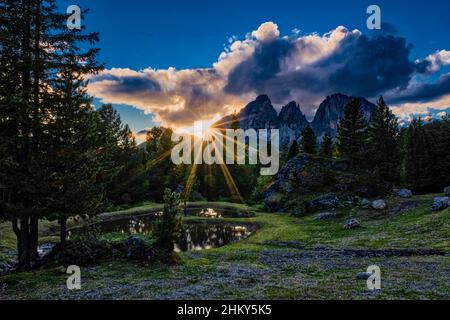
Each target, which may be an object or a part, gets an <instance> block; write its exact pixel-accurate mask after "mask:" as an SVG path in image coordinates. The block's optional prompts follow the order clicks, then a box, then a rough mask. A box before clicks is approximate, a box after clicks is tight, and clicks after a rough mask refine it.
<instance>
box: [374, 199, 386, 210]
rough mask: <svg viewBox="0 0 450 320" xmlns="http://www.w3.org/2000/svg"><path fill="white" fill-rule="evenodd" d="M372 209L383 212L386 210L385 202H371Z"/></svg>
mask: <svg viewBox="0 0 450 320" xmlns="http://www.w3.org/2000/svg"><path fill="white" fill-rule="evenodd" d="M372 208H374V209H375V210H384V209H386V208H387V204H386V201H384V200H375V201H374V202H372Z"/></svg>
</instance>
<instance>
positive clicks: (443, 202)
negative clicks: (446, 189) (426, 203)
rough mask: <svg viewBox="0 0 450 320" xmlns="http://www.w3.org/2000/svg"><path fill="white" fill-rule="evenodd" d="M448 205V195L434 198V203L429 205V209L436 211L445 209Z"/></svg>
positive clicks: (449, 204)
mask: <svg viewBox="0 0 450 320" xmlns="http://www.w3.org/2000/svg"><path fill="white" fill-rule="evenodd" d="M449 206H450V198H449V197H440V198H434V203H433V205H432V206H431V211H433V212H437V211H442V210H445V209H447V208H448V207H449Z"/></svg>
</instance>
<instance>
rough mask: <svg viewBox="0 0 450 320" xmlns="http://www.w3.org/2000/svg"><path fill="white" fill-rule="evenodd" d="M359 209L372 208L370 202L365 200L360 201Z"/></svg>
mask: <svg viewBox="0 0 450 320" xmlns="http://www.w3.org/2000/svg"><path fill="white" fill-rule="evenodd" d="M360 206H361V208H363V209H370V208H371V207H372V202H370V201H369V200H367V199H362V200H361V203H360Z"/></svg>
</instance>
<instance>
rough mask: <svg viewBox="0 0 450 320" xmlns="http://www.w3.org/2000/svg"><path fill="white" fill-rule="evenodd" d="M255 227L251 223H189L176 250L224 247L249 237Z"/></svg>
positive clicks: (185, 226) (184, 227) (184, 228)
mask: <svg viewBox="0 0 450 320" xmlns="http://www.w3.org/2000/svg"><path fill="white" fill-rule="evenodd" d="M255 229H256V228H255V227H253V226H251V225H233V224H222V223H221V224H214V223H189V224H186V225H184V226H183V233H182V237H181V239H180V241H179V242H178V244H177V245H176V246H175V251H198V250H207V249H211V248H218V247H222V246H224V245H226V244H229V243H232V242H236V241H239V240H243V239H245V238H247V237H249V236H250V235H251V234H252V233H253V232H254V231H255Z"/></svg>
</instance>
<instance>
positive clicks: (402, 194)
mask: <svg viewBox="0 0 450 320" xmlns="http://www.w3.org/2000/svg"><path fill="white" fill-rule="evenodd" d="M395 194H396V195H397V196H399V197H400V198H411V197H412V196H413V193H412V191H411V190H409V189H399V190H396V191H395Z"/></svg>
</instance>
